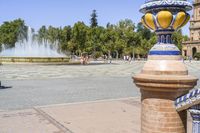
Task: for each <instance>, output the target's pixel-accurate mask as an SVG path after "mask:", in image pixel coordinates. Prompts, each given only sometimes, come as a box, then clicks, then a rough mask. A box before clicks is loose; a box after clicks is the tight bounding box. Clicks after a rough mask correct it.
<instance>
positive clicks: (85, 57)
mask: <svg viewBox="0 0 200 133" xmlns="http://www.w3.org/2000/svg"><path fill="white" fill-rule="evenodd" d="M88 60H89V57H88V56H86V55H84V56H81V64H82V65H87V64H88Z"/></svg>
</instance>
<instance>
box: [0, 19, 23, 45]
mask: <svg viewBox="0 0 200 133" xmlns="http://www.w3.org/2000/svg"><path fill="white" fill-rule="evenodd" d="M26 33H27V26H26V25H25V22H24V21H23V20H22V19H16V20H13V21H10V22H7V21H6V22H4V23H3V24H2V25H1V26H0V44H1V45H2V44H4V45H5V46H6V47H14V46H15V43H16V42H17V41H19V40H23V39H24V38H26V35H27V34H26Z"/></svg>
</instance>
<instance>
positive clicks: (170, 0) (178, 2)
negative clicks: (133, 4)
mask: <svg viewBox="0 0 200 133" xmlns="http://www.w3.org/2000/svg"><path fill="white" fill-rule="evenodd" d="M163 6H165V7H170V6H176V7H185V9H186V11H189V10H191V9H192V5H191V3H190V2H187V1H185V0H149V1H147V2H146V3H145V4H143V5H142V6H141V7H140V12H143V13H145V12H146V11H147V9H148V8H152V7H153V8H158V7H163Z"/></svg>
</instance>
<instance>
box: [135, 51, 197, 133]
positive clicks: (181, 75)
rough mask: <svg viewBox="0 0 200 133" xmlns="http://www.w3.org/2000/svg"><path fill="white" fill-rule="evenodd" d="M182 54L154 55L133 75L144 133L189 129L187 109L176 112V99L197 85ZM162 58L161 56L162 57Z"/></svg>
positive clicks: (170, 132) (183, 131)
mask: <svg viewBox="0 0 200 133" xmlns="http://www.w3.org/2000/svg"><path fill="white" fill-rule="evenodd" d="M179 58H181V57H180V56H174V57H173V56H169V57H168V56H151V55H149V60H148V61H147V62H146V64H145V65H144V68H143V69H142V71H141V73H140V74H137V75H135V76H134V77H133V79H134V82H135V84H136V85H137V86H138V87H139V88H140V91H141V102H142V112H141V133H186V121H187V113H186V111H183V112H177V111H176V109H175V106H174V100H175V99H176V98H177V97H179V96H181V95H183V94H185V93H187V92H188V90H189V89H191V88H193V87H194V86H195V85H196V81H197V79H196V78H195V77H193V76H189V75H188V71H187V69H186V67H185V66H184V64H183V63H182V61H181V60H180V59H179ZM161 59H162V60H161Z"/></svg>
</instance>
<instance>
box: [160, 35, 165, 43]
mask: <svg viewBox="0 0 200 133" xmlns="http://www.w3.org/2000/svg"><path fill="white" fill-rule="evenodd" d="M161 43H165V36H164V35H162V36H161Z"/></svg>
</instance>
